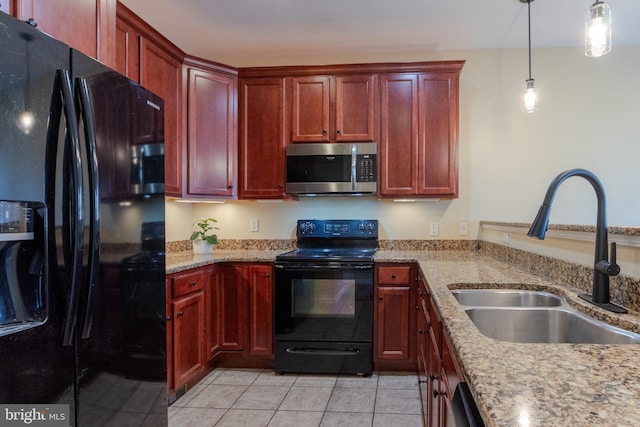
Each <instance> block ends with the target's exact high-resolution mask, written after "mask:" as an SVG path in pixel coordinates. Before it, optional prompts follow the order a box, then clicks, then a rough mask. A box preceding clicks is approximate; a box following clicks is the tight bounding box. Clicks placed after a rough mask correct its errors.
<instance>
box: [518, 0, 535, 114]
mask: <svg viewBox="0 0 640 427" xmlns="http://www.w3.org/2000/svg"><path fill="white" fill-rule="evenodd" d="M519 1H520V3H527V19H528V24H527V25H528V30H529V78H528V79H527V80H525V83H526V86H525V89H524V99H523V101H524V104H523V106H522V111H524V112H525V113H533V112H534V111H536V110H537V109H538V94H537V93H536V88H535V86H534V84H535V80H534V79H533V78H532V77H531V2H532V1H533V0H519Z"/></svg>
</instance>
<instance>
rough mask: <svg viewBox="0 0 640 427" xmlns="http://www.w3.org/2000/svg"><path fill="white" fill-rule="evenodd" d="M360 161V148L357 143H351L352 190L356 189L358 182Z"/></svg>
mask: <svg viewBox="0 0 640 427" xmlns="http://www.w3.org/2000/svg"><path fill="white" fill-rule="evenodd" d="M357 162H358V148H357V147H356V144H351V190H352V191H356V190H357V189H358V184H357V183H356V163H357Z"/></svg>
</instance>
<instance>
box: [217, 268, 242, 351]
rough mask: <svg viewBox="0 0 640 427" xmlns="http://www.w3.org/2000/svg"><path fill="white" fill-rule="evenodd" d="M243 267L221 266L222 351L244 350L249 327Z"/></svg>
mask: <svg viewBox="0 0 640 427" xmlns="http://www.w3.org/2000/svg"><path fill="white" fill-rule="evenodd" d="M241 270H242V267H241V266H240V267H236V266H234V265H224V266H220V279H219V281H218V295H219V305H218V307H217V310H216V312H217V316H218V323H219V324H220V325H221V326H220V350H242V349H243V348H244V339H245V329H246V327H247V321H246V317H247V309H246V301H247V299H246V289H245V288H246V286H245V285H246V284H245V282H244V279H243V275H242V271H241Z"/></svg>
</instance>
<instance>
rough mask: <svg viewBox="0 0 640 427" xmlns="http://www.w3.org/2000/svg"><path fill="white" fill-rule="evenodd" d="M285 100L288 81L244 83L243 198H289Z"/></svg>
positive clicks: (267, 80) (261, 79)
mask: <svg viewBox="0 0 640 427" xmlns="http://www.w3.org/2000/svg"><path fill="white" fill-rule="evenodd" d="M284 99H285V86H284V78H256V79H243V80H241V82H240V174H239V180H240V191H239V197H240V198H241V199H282V198H284V197H285V193H284V170H285V166H284V164H285V158H284V147H285V141H286V135H285V113H284V111H285V107H284V105H285V104H284Z"/></svg>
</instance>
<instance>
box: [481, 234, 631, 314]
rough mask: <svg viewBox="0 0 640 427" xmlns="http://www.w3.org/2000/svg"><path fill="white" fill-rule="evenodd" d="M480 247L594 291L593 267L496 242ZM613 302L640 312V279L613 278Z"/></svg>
mask: <svg viewBox="0 0 640 427" xmlns="http://www.w3.org/2000/svg"><path fill="white" fill-rule="evenodd" d="M479 250H480V252H481V253H483V254H484V255H487V256H490V257H493V258H497V259H499V260H501V261H505V262H508V263H509V264H512V265H515V266H517V267H520V268H522V269H525V270H527V271H530V272H531V273H534V274H537V275H539V276H544V277H548V278H550V279H552V280H557V281H559V282H563V283H566V284H570V285H571V286H573V287H575V288H578V289H580V290H583V291H585V292H586V293H591V291H592V286H593V285H592V284H593V268H592V267H588V266H584V265H580V264H575V263H571V262H567V261H563V260H560V259H556V258H550V257H546V256H543V255H538V254H534V253H531V252H527V251H523V250H519V249H514V248H511V247H508V246H503V245H499V244H496V243H491V242H485V241H481V242H480V245H479ZM609 286H610V293H611V301H612V302H614V303H616V304H620V305H622V306H624V307H625V308H628V309H630V310H634V311H640V279H637V278H634V277H629V276H625V275H623V274H621V275H619V276H616V277H611V278H610V284H609Z"/></svg>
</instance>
